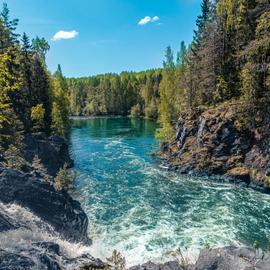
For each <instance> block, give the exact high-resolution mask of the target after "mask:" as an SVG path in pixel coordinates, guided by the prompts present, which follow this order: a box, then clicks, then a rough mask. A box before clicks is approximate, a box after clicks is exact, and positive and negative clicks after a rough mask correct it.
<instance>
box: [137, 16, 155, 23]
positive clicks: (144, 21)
mask: <svg viewBox="0 0 270 270" xmlns="http://www.w3.org/2000/svg"><path fill="white" fill-rule="evenodd" d="M151 20H152V19H151V17H149V16H145V17H144V18H143V19H141V20H140V21H139V23H138V24H139V25H145V24H148V23H149V22H151Z"/></svg>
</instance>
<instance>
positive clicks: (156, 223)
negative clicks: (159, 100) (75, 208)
mask: <svg viewBox="0 0 270 270" xmlns="http://www.w3.org/2000/svg"><path fill="white" fill-rule="evenodd" d="M155 129H156V126H155V123H154V122H151V121H148V120H142V119H130V118H105V117H104V118H91V119H81V120H79V119H78V120H75V121H73V128H72V131H71V138H70V152H71V155H72V158H73V159H74V161H75V170H76V171H77V178H76V183H75V191H74V196H75V198H76V199H78V200H79V201H80V202H81V204H82V206H83V208H84V210H85V211H86V213H87V215H88V218H89V234H90V237H91V238H92V239H93V245H92V247H91V253H92V255H93V256H96V257H99V258H101V259H105V258H106V257H108V256H110V255H111V253H112V251H113V250H114V249H116V250H118V251H119V252H121V253H122V254H123V255H124V256H125V257H126V260H127V262H128V265H134V264H137V263H142V262H145V261H148V260H153V261H160V260H161V258H163V260H169V259H171V258H170V253H171V251H174V250H176V249H177V248H179V247H180V248H181V249H182V251H183V252H184V253H185V256H187V257H189V258H191V260H192V259H193V258H194V257H195V256H196V255H197V254H198V251H199V249H201V248H203V247H206V246H210V247H219V246H224V245H231V244H234V245H252V244H253V243H254V241H258V242H259V243H260V245H261V246H262V247H264V248H265V247H267V246H268V245H269V240H270V196H269V195H266V194H262V193H259V192H256V191H254V190H251V189H245V188H241V187H239V186H235V185H233V184H230V183H226V182H220V181H215V180H213V179H208V178H206V177H194V176H191V175H186V176H183V175H179V174H177V173H174V172H169V171H167V170H166V169H164V168H162V167H161V166H160V162H159V161H158V160H157V159H156V158H155V157H154V155H153V153H154V151H155V150H156V149H157V147H158V143H157V141H156V139H155V136H154V135H155Z"/></svg>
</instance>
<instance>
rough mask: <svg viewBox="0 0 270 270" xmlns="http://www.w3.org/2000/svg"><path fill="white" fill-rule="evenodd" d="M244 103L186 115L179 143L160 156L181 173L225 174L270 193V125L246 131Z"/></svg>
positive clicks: (178, 127) (180, 122)
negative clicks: (242, 119)
mask: <svg viewBox="0 0 270 270" xmlns="http://www.w3.org/2000/svg"><path fill="white" fill-rule="evenodd" d="M239 106H240V104H236V103H231V104H223V105H220V106H219V107H215V108H198V109H197V112H194V114H193V115H191V114H187V113H183V114H182V115H181V117H180V118H179V120H178V122H177V124H176V135H175V140H174V141H173V142H172V143H169V144H164V145H163V146H162V151H161V153H160V156H161V157H162V158H163V159H164V160H165V161H166V162H167V163H168V164H169V166H170V167H171V168H173V169H177V170H178V171H179V172H180V173H189V172H194V173H206V174H208V175H222V176H226V177H227V178H228V179H231V180H236V181H241V182H242V184H244V185H245V186H250V187H253V188H257V189H260V190H263V191H266V192H269V190H270V189H269V187H270V161H269V160H270V136H269V135H270V129H269V123H262V124H261V126H260V127H256V128H254V129H252V130H251V129H245V128H244V127H243V126H242V125H241V123H240V122H239Z"/></svg>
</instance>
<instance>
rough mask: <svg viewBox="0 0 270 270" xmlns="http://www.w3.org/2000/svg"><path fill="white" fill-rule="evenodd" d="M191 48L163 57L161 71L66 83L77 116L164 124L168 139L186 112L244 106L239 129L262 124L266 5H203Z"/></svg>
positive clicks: (228, 1) (223, 1)
mask: <svg viewBox="0 0 270 270" xmlns="http://www.w3.org/2000/svg"><path fill="white" fill-rule="evenodd" d="M196 25H197V29H196V30H195V31H194V38H193V41H192V43H191V44H190V45H188V46H186V45H185V43H184V42H181V43H180V49H179V51H178V52H177V53H176V55H175V54H174V52H173V51H172V49H171V47H170V46H168V47H167V48H166V50H165V59H164V62H163V68H162V69H157V70H149V71H145V72H138V73H136V72H123V73H121V74H119V75H118V74H105V75H98V76H92V77H85V78H70V79H67V85H68V95H69V100H70V113H71V115H107V114H108V115H131V116H136V117H137V116H139V117H146V118H152V119H155V120H157V121H158V123H159V124H160V127H161V128H160V129H159V133H158V137H159V138H160V139H163V140H170V138H172V137H173V135H174V125H175V123H176V121H177V119H178V117H179V115H180V114H181V113H183V112H187V113H192V114H196V108H198V107H200V106H218V105H219V104H221V103H224V102H227V103H230V102H234V103H235V102H238V103H239V114H238V117H239V123H240V125H242V126H245V127H247V128H254V127H256V126H257V125H261V124H263V122H264V121H266V120H267V119H266V118H267V115H269V106H268V104H269V100H270V71H269V70H270V64H269V63H270V3H269V1H268V0H217V1H214V2H213V1H210V0H203V1H202V4H201V14H200V15H199V16H198V18H197V21H196Z"/></svg>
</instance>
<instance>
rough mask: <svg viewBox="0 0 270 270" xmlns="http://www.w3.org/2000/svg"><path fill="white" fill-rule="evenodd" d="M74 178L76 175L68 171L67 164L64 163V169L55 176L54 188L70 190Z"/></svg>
mask: <svg viewBox="0 0 270 270" xmlns="http://www.w3.org/2000/svg"><path fill="white" fill-rule="evenodd" d="M75 176H76V175H75V173H74V171H72V170H69V169H68V165H67V163H65V165H64V167H63V168H62V169H60V170H59V172H58V173H57V176H56V177H55V179H54V187H55V188H56V189H58V190H60V189H64V190H69V189H72V188H73V182H74V179H75Z"/></svg>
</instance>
